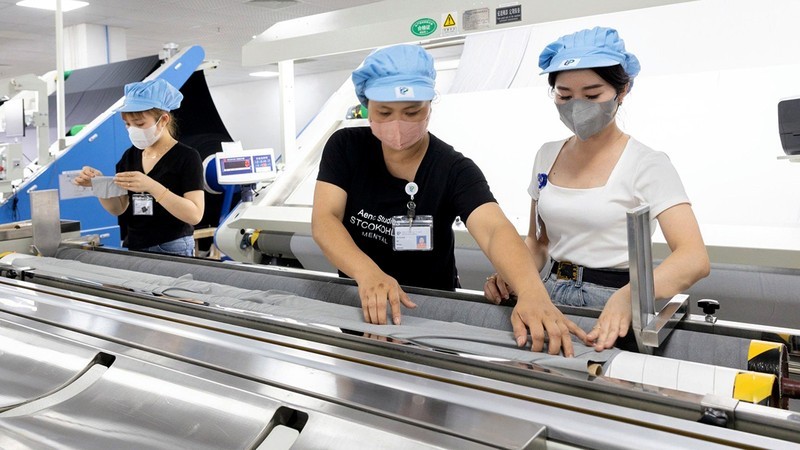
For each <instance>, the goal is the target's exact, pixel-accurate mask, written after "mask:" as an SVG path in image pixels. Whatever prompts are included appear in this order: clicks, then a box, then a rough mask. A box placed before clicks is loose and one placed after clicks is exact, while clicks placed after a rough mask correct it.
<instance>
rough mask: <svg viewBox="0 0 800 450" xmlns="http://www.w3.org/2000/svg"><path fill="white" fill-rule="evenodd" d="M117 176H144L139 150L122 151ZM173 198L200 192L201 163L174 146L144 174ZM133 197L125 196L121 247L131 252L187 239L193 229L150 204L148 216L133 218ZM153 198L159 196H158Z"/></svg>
mask: <svg viewBox="0 0 800 450" xmlns="http://www.w3.org/2000/svg"><path fill="white" fill-rule="evenodd" d="M116 170H117V173H119V172H133V171H139V172H144V169H143V168H142V150H139V149H138V148H136V147H131V148H129V149H128V150H126V151H125V153H124V154H123V155H122V158H120V160H119V162H118V163H117V166H116ZM147 175H148V176H149V177H150V178H152V179H154V180H156V181H158V182H159V183H161V184H162V185H164V187H166V188H167V189H169V190H170V191H172V192H173V193H174V194H177V195H180V196H181V197H183V195H184V194H185V193H187V192H191V191H201V190H203V163H202V161H201V160H200V154H199V153H197V150H195V149H193V148H192V147H189V146H187V145H184V144H181V143H180V142H178V143H177V144H175V146H174V147H172V149H170V150H169V151H168V152H167V153H165V154H164V156H162V157H161V159H159V160H158V161H157V162H156V165H155V166H153V169H152V170H150V172H149V173H148V174H147ZM133 194H134V192H128V202H129V206H128V209H126V210H125V212H124V213H122V215H123V216H124V217H123V220H125V222H126V223H127V226H128V234H127V236H126V237H125V241H124V242H123V245H125V246H126V247H128V248H129V249H131V250H138V249H142V248H147V247H152V246H154V245H158V244H163V243H164V242H169V241H172V240H175V239H178V238H180V237H184V236H191V235H192V233H194V227H193V226H192V225H189V224H188V223H186V222H183V221H181V220H180V219H178V218H177V217H175V216H173V215H172V214H170V213H169V212H168V211H167V210H166V209H164V207H163V206H161V205H160V204H158V203H156V202H155V200H154V201H153V215H152V216H135V215H133V212H132V211H133V197H132V196H133ZM156 194H159V193H158V192H157V193H156Z"/></svg>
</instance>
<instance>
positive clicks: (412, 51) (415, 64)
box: [353, 44, 436, 105]
mask: <svg viewBox="0 0 800 450" xmlns="http://www.w3.org/2000/svg"><path fill="white" fill-rule="evenodd" d="M435 81H436V70H435V69H434V68H433V57H432V56H431V55H430V54H429V53H428V52H426V51H425V49H423V48H422V47H420V46H418V45H406V44H404V45H394V46H391V47H386V48H382V49H378V50H375V51H374V52H372V53H371V54H370V55H369V56H367V58H366V59H365V60H364V62H363V63H362V64H361V66H360V67H359V68H358V69H356V70H355V71H354V72H353V84H354V85H355V87H356V97H358V100H359V101H360V102H361V104H362V105H366V104H367V99H369V100H375V101H379V102H414V101H426V100H433V97H435V96H436V92H435V91H434V85H435Z"/></svg>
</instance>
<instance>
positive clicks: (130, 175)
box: [114, 171, 155, 192]
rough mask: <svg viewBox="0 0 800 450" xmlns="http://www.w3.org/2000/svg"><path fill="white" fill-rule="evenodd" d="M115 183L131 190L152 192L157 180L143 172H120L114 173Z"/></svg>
mask: <svg viewBox="0 0 800 450" xmlns="http://www.w3.org/2000/svg"><path fill="white" fill-rule="evenodd" d="M114 183H116V185H117V186H119V187H121V188H122V189H127V190H129V191H131V192H150V191H151V190H152V189H153V187H154V186H153V185H154V184H155V181H154V180H153V179H152V178H150V177H148V176H147V175H145V174H143V173H142V172H136V171H134V172H120V173H118V174H116V175H114Z"/></svg>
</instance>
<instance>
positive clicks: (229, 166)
mask: <svg viewBox="0 0 800 450" xmlns="http://www.w3.org/2000/svg"><path fill="white" fill-rule="evenodd" d="M245 167H250V160H249V159H239V158H236V159H223V160H222V168H223V169H224V170H233V169H244V168H245Z"/></svg>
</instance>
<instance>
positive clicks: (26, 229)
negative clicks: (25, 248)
mask: <svg viewBox="0 0 800 450" xmlns="http://www.w3.org/2000/svg"><path fill="white" fill-rule="evenodd" d="M80 229H81V223H80V222H78V221H75V220H62V221H61V233H69V232H76V231H80ZM31 237H33V223H31V221H23V222H11V223H6V224H3V225H0V242H3V241H9V240H13V239H23V238H31Z"/></svg>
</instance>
